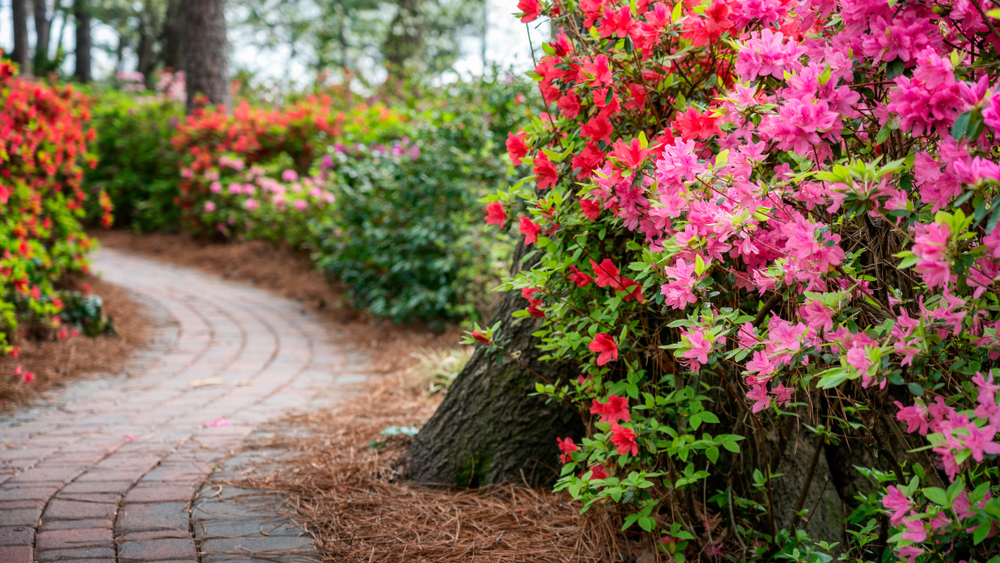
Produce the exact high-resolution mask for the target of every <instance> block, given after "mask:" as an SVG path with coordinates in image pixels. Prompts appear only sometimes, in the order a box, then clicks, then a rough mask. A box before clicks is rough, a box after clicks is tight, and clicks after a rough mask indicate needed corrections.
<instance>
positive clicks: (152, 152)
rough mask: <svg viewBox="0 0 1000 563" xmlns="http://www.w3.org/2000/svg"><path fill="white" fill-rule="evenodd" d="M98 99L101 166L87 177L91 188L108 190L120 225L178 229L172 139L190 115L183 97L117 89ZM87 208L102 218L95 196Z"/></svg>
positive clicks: (176, 172) (98, 95) (177, 172)
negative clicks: (175, 98) (136, 93)
mask: <svg viewBox="0 0 1000 563" xmlns="http://www.w3.org/2000/svg"><path fill="white" fill-rule="evenodd" d="M139 84H140V85H141V82H140V83H139ZM93 98H94V100H95V101H94V103H93V105H92V112H93V120H92V121H91V124H92V125H93V127H94V128H95V130H96V131H97V139H96V142H95V143H94V146H93V151H94V152H95V153H96V155H97V158H98V164H97V167H96V168H94V169H93V170H88V171H87V173H86V175H85V176H84V182H85V184H86V186H87V187H88V189H90V190H103V191H104V192H106V193H107V194H108V196H109V197H110V200H111V203H112V204H113V206H114V210H115V216H116V219H117V223H118V224H119V225H122V226H131V227H132V228H133V229H135V230H136V231H139V232H149V231H156V230H176V229H177V228H178V227H179V224H180V207H179V206H178V202H179V195H180V191H179V189H178V185H179V183H180V170H179V167H178V156H177V152H176V151H175V150H174V149H173V147H172V146H171V145H170V138H171V137H172V135H173V133H174V131H175V129H176V127H177V125H178V124H179V123H180V121H181V120H182V119H183V118H184V103H183V101H176V100H173V99H171V98H169V97H164V96H156V95H146V96H135V95H132V94H127V93H123V92H117V91H113V90H107V91H101V92H95V93H94V95H93ZM87 208H88V216H90V217H91V218H92V219H93V218H94V217H95V216H99V214H100V209H99V206H98V205H97V203H96V201H95V200H93V199H91V200H90V201H89V203H88V205H87Z"/></svg>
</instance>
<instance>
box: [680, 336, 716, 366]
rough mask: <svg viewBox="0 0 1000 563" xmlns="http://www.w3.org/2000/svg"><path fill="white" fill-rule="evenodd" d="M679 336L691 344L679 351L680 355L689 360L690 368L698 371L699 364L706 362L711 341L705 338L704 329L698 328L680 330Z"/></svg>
mask: <svg viewBox="0 0 1000 563" xmlns="http://www.w3.org/2000/svg"><path fill="white" fill-rule="evenodd" d="M681 336H682V337H683V338H685V339H686V340H687V342H688V344H690V346H691V347H690V348H689V349H687V350H685V351H684V352H682V353H681V357H683V358H687V359H688V360H691V362H690V363H691V367H692V369H693V370H694V371H698V370H699V369H700V367H701V366H703V365H705V364H707V363H708V353H709V352H711V351H712V343H711V342H710V341H709V340H708V339H707V338H705V331H704V330H702V329H700V328H696V329H693V330H690V331H682V332H681Z"/></svg>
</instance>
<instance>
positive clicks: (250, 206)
mask: <svg viewBox="0 0 1000 563" xmlns="http://www.w3.org/2000/svg"><path fill="white" fill-rule="evenodd" d="M243 207H245V208H246V210H247V211H249V212H251V213H253V212H254V211H257V209H259V208H260V202H258V201H257V200H256V199H254V198H252V197H251V198H249V199H247V200H246V201H244V202H243Z"/></svg>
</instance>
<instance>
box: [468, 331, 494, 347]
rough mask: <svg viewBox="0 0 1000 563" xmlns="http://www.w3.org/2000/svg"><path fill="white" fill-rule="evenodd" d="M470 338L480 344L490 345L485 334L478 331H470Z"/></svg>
mask: <svg viewBox="0 0 1000 563" xmlns="http://www.w3.org/2000/svg"><path fill="white" fill-rule="evenodd" d="M472 337H473V338H475V339H476V341H478V342H482V343H483V344H489V343H490V339H489V338H487V337H486V335H485V334H483V333H481V332H479V331H478V330H474V331H472Z"/></svg>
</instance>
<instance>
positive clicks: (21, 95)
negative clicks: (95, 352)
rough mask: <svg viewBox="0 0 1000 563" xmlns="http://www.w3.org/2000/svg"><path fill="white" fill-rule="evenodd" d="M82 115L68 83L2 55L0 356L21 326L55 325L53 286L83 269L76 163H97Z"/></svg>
mask: <svg viewBox="0 0 1000 563" xmlns="http://www.w3.org/2000/svg"><path fill="white" fill-rule="evenodd" d="M88 119H89V110H88V109H87V103H86V100H85V98H84V96H82V95H81V94H79V93H78V92H76V91H75V90H74V89H73V88H72V87H71V86H68V85H66V86H63V85H49V84H45V83H42V82H35V81H30V80H22V79H20V78H18V77H17V76H16V75H15V72H14V70H13V67H12V66H11V65H10V64H9V63H8V62H6V61H0V294H2V300H0V354H4V355H5V354H9V353H12V352H14V353H16V348H14V347H13V346H12V337H13V334H14V332H15V331H16V330H17V329H18V326H19V324H22V323H24V322H28V323H31V324H34V325H38V326H41V327H48V328H51V329H56V328H57V327H60V325H61V324H62V323H63V319H62V317H63V316H64V315H63V313H64V304H63V298H62V294H61V293H60V292H59V291H58V290H57V289H56V288H55V286H54V284H55V283H56V282H58V281H59V280H60V279H61V278H62V277H63V276H64V275H65V274H67V273H68V272H86V270H87V260H86V252H87V250H88V249H89V248H90V246H91V241H90V239H89V238H88V237H87V236H86V235H85V234H84V233H83V229H82V228H81V226H80V222H79V218H80V217H81V216H82V215H83V202H84V200H85V199H86V198H87V194H86V193H85V192H84V191H83V190H82V189H81V188H80V180H81V178H82V177H83V167H82V165H83V164H84V163H86V164H88V165H89V166H91V167H92V166H94V164H95V161H94V158H93V157H92V156H91V155H89V154H88V153H87V143H88V142H90V141H92V140H93V131H88V130H85V124H86V122H87V120H88ZM102 201H103V200H102ZM103 207H104V208H105V209H104V216H103V222H104V224H105V225H110V222H111V210H110V206H108V205H103ZM74 330H75V328H74Z"/></svg>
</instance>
